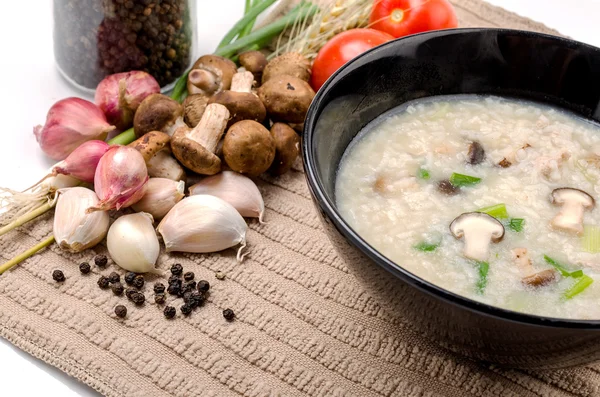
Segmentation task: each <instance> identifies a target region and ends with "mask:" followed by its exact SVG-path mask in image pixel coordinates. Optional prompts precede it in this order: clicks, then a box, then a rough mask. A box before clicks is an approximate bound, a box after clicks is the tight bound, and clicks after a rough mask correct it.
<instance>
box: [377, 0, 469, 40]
mask: <svg viewBox="0 0 600 397" xmlns="http://www.w3.org/2000/svg"><path fill="white" fill-rule="evenodd" d="M369 26H370V27H372V28H373V29H377V30H381V31H382V32H386V33H389V34H391V35H392V36H394V37H402V36H408V35H409V34H415V33H420V32H426V31H428V30H439V29H449V28H455V27H457V26H458V21H457V20H456V14H455V13H454V8H453V7H452V4H450V3H449V2H448V0H375V4H374V5H373V10H372V11H371V18H370V20H369Z"/></svg>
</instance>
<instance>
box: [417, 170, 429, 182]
mask: <svg viewBox="0 0 600 397" xmlns="http://www.w3.org/2000/svg"><path fill="white" fill-rule="evenodd" d="M417 176H418V177H419V179H424V180H427V179H429V178H431V175H429V171H427V170H426V169H425V168H419V172H418V173H417Z"/></svg>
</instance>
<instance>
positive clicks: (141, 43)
mask: <svg viewBox="0 0 600 397" xmlns="http://www.w3.org/2000/svg"><path fill="white" fill-rule="evenodd" d="M195 41H196V7H195V0H54V54H55V58H56V62H57V64H58V68H59V70H60V72H61V73H62V74H63V75H64V76H65V77H66V78H67V80H69V81H70V82H72V83H73V84H75V85H76V86H78V87H79V88H82V89H84V90H94V89H95V88H96V86H97V85H98V83H99V82H100V81H101V80H102V79H103V78H104V77H106V76H107V75H110V74H114V73H119V72H126V71H131V70H142V71H145V72H148V73H150V74H151V75H152V76H154V78H155V79H156V80H157V81H158V83H159V84H160V86H161V87H163V89H168V88H169V87H170V86H171V85H172V83H174V81H175V80H176V79H177V78H178V77H179V76H181V75H182V74H183V73H184V72H185V70H186V69H187V68H188V67H189V66H190V65H191V62H192V59H193V56H194V54H193V49H194V48H195V46H194V45H195Z"/></svg>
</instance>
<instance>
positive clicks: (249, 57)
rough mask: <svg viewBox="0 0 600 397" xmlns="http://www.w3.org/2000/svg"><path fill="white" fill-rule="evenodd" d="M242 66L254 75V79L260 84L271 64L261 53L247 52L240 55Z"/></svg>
mask: <svg viewBox="0 0 600 397" xmlns="http://www.w3.org/2000/svg"><path fill="white" fill-rule="evenodd" d="M239 60H240V65H242V66H243V67H244V69H246V70H247V71H249V72H251V73H252V74H253V75H254V79H255V80H256V81H257V82H260V81H261V79H262V75H263V71H264V70H265V67H266V66H267V64H268V63H269V61H267V57H265V54H263V53H262V52H260V51H246V52H242V53H241V54H240V55H239Z"/></svg>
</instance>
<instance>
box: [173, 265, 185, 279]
mask: <svg viewBox="0 0 600 397" xmlns="http://www.w3.org/2000/svg"><path fill="white" fill-rule="evenodd" d="M182 272H183V266H181V265H180V264H179V263H176V264H174V265H173V266H171V274H172V275H174V276H179V275H181V273H182Z"/></svg>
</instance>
